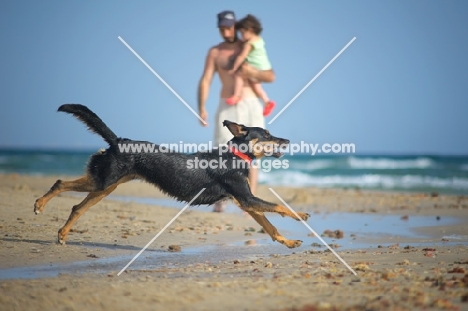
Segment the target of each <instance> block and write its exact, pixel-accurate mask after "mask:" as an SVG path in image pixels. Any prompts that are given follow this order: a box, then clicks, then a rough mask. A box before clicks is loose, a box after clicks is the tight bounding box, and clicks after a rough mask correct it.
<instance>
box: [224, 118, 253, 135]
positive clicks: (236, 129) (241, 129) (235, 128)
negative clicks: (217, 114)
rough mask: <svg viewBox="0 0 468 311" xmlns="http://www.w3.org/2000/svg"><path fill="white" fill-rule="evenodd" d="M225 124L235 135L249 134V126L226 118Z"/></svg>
mask: <svg viewBox="0 0 468 311" xmlns="http://www.w3.org/2000/svg"><path fill="white" fill-rule="evenodd" d="M223 125H224V126H226V127H227V128H228V129H229V131H230V132H231V133H232V135H234V137H244V136H246V135H247V134H248V130H247V128H246V127H245V126H244V125H242V124H237V123H234V122H231V121H229V120H224V121H223Z"/></svg>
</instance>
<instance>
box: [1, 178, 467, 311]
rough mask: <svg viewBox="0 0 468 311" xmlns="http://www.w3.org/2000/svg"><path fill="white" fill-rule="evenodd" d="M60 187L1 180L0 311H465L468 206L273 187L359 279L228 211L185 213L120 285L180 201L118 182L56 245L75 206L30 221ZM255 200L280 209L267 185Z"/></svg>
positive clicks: (61, 203) (283, 227)
mask: <svg viewBox="0 0 468 311" xmlns="http://www.w3.org/2000/svg"><path fill="white" fill-rule="evenodd" d="M57 178H58V177H57V176H55V177H33V176H23V175H15V174H10V175H0V233H1V235H0V305H1V306H2V307H1V309H2V310H83V309H94V310H109V309H114V310H124V309H129V308H135V309H136V308H138V309H139V310H219V309H223V310H363V309H368V310H417V309H428V310H431V309H433V310H440V309H444V310H464V309H468V302H467V300H468V274H467V272H466V270H467V269H468V246H467V245H468V226H467V224H468V221H467V220H468V213H467V211H468V198H467V197H462V196H445V195H438V194H435V193H434V194H424V193H417V194H415V193H412V194H408V193H387V192H375V191H359V190H355V189H350V190H337V189H316V188H301V189H293V188H287V187H274V189H275V191H276V192H277V193H278V194H279V195H280V196H281V197H283V198H284V199H285V201H286V202H288V204H290V205H291V207H293V208H294V209H295V210H297V211H307V212H309V213H311V214H312V217H311V219H310V220H309V221H308V224H309V225H310V226H311V227H312V228H313V229H314V230H315V231H316V232H317V233H318V234H323V233H324V232H325V231H326V230H330V231H329V234H328V235H329V236H324V237H323V238H324V239H325V241H327V243H329V244H331V245H332V246H333V247H334V249H335V251H336V252H337V253H338V254H339V255H340V256H341V257H342V258H343V259H344V260H345V261H346V262H347V263H348V264H349V265H350V266H351V267H352V268H353V269H354V270H355V271H356V272H357V276H354V275H353V274H352V273H351V272H350V271H349V270H348V269H347V268H346V267H345V266H344V265H343V264H342V263H341V262H339V261H338V259H337V258H336V257H335V256H333V254H332V253H330V252H329V251H327V250H326V248H325V247H323V245H321V243H320V241H319V240H318V239H317V238H316V237H314V236H312V235H311V234H309V233H310V232H309V231H308V230H307V229H306V228H305V227H304V226H303V225H302V224H301V223H300V222H296V221H294V220H291V219H286V218H284V219H283V218H281V217H275V216H269V215H267V216H268V217H269V218H270V219H271V221H272V223H273V224H274V225H276V226H277V227H278V229H279V231H280V232H281V233H282V234H283V235H284V236H286V237H287V238H297V239H301V240H303V241H304V243H303V245H302V246H301V247H299V248H296V249H292V250H290V249H288V248H286V247H284V246H283V245H280V244H279V243H276V242H272V241H271V239H269V238H268V236H266V235H265V234H264V233H261V232H260V226H259V225H257V224H256V223H255V222H254V221H253V220H251V219H249V218H247V217H244V216H243V214H242V213H241V212H240V211H238V210H237V209H236V208H234V207H232V206H229V208H228V210H227V212H226V213H221V214H218V213H211V212H209V210H210V209H209V208H190V209H189V210H187V211H186V212H184V213H183V214H182V215H181V216H180V217H179V218H178V219H177V220H176V221H175V222H174V223H173V224H172V225H171V226H170V227H169V228H168V229H167V230H166V231H165V232H164V233H163V234H162V235H161V236H160V237H159V238H158V239H157V240H156V241H155V242H154V243H153V244H152V245H151V246H149V248H148V249H147V250H146V251H145V252H144V253H143V254H142V255H141V256H140V257H139V258H138V259H137V260H135V262H134V263H133V264H132V265H131V266H130V267H129V268H128V269H127V270H126V271H125V272H124V273H123V274H121V275H120V276H117V273H118V272H119V271H120V270H121V269H122V268H123V267H124V266H125V265H126V264H127V263H128V262H129V261H130V259H132V258H133V257H134V256H135V255H136V254H137V253H138V252H139V251H140V250H141V249H142V248H143V247H144V246H145V245H146V243H148V241H150V240H151V239H152V238H153V237H154V236H155V235H156V234H157V233H158V232H159V230H161V229H162V228H163V227H164V226H165V225H166V223H167V222H168V221H169V220H170V219H172V217H174V216H175V215H176V214H177V212H178V210H179V209H178V208H174V207H173V206H177V205H175V204H174V205H171V203H169V202H173V201H168V200H166V199H167V198H166V197H165V196H164V195H163V194H161V193H160V192H159V191H158V190H157V189H155V188H154V187H152V186H150V185H147V184H145V183H140V182H132V183H127V184H124V185H121V186H119V188H118V189H117V190H116V191H115V192H114V193H113V196H111V197H109V198H107V199H104V200H103V201H102V202H100V203H99V204H98V205H96V206H94V207H92V208H91V209H90V210H89V211H88V212H87V213H85V214H84V216H83V217H82V218H81V219H80V220H79V221H78V222H77V224H76V225H75V226H74V232H72V233H70V235H69V237H68V241H67V244H66V245H65V246H62V245H58V244H56V235H57V230H58V229H59V228H60V227H61V226H63V224H64V223H65V221H66V219H67V218H68V215H69V212H70V209H71V207H72V206H73V205H75V204H77V203H78V202H79V201H80V200H81V198H82V197H80V196H79V194H76V193H64V194H62V195H60V196H58V197H56V198H54V199H53V200H52V201H50V202H49V204H48V205H47V206H46V208H45V210H44V212H43V213H42V214H40V215H34V213H33V203H34V201H35V199H36V198H38V197H40V196H41V195H43V194H44V193H45V192H46V191H47V190H48V189H49V188H50V186H51V185H52V184H53V183H54V182H55V180H56V179H57ZM60 178H63V179H70V177H63V176H61V177H60ZM258 196H259V197H262V198H264V199H266V200H269V201H272V202H278V199H277V198H276V197H274V196H273V194H271V192H270V191H269V190H268V188H267V187H265V186H262V187H260V189H259V193H258ZM161 203H163V204H161ZM166 203H167V204H166ZM154 204H159V205H167V206H169V207H163V206H157V205H154ZM180 206H183V204H181V205H179V207H180ZM337 230H340V231H341V232H342V233H343V237H342V238H341V236H340V235H339V234H338V235H335V233H336V232H337ZM170 245H177V246H180V248H181V250H180V252H171V251H169V250H168V248H169V246H170Z"/></svg>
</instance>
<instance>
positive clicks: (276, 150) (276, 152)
mask: <svg viewBox="0 0 468 311" xmlns="http://www.w3.org/2000/svg"><path fill="white" fill-rule="evenodd" d="M287 146H288V144H278V143H275V144H274V145H273V146H272V147H273V152H272V153H271V156H273V157H275V158H281V157H282V156H283V155H284V153H283V152H281V150H282V149H284V148H286V147H287Z"/></svg>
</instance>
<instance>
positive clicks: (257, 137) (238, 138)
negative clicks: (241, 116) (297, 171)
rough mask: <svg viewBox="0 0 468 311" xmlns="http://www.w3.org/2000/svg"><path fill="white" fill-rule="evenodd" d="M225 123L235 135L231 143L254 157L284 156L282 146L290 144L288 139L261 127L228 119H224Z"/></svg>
mask: <svg viewBox="0 0 468 311" xmlns="http://www.w3.org/2000/svg"><path fill="white" fill-rule="evenodd" d="M223 125H224V126H226V127H227V128H228V129H229V131H230V132H231V133H232V135H234V137H233V138H232V139H231V140H230V141H229V144H231V145H233V146H235V147H236V148H237V149H239V150H240V151H242V152H243V153H245V154H247V155H248V156H250V157H251V158H253V159H260V158H262V157H264V156H273V157H275V158H280V157H281V156H283V153H282V152H280V150H281V148H282V147H286V146H287V145H288V144H289V140H288V139H284V138H278V137H274V136H273V135H271V134H270V132H269V131H268V130H265V129H263V128H261V127H248V126H244V125H242V124H237V123H235V122H231V121H228V120H224V122H223Z"/></svg>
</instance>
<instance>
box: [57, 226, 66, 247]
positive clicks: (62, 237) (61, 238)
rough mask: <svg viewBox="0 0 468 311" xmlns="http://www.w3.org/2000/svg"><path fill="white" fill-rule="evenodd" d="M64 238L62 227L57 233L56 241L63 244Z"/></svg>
mask: <svg viewBox="0 0 468 311" xmlns="http://www.w3.org/2000/svg"><path fill="white" fill-rule="evenodd" d="M65 239H66V235H64V234H63V233H62V229H60V230H59V232H58V234H57V243H59V244H60V245H65Z"/></svg>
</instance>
